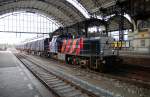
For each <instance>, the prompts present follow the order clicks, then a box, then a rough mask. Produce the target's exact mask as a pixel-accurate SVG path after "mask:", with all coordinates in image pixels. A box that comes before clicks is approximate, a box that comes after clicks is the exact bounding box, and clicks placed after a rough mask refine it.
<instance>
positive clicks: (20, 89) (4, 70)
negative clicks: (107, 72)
mask: <svg viewBox="0 0 150 97" xmlns="http://www.w3.org/2000/svg"><path fill="white" fill-rule="evenodd" d="M0 97H54V95H52V93H51V92H49V91H48V90H47V89H46V88H45V87H44V86H43V85H42V84H41V83H40V82H39V81H38V80H37V79H36V78H35V77H34V76H33V75H32V74H31V73H30V72H29V71H28V70H27V69H26V67H24V65H22V64H21V63H20V61H18V59H17V58H16V57H15V56H14V55H13V54H12V53H11V52H9V51H0Z"/></svg>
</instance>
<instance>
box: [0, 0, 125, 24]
mask: <svg viewBox="0 0 150 97" xmlns="http://www.w3.org/2000/svg"><path fill="white" fill-rule="evenodd" d="M117 1H126V0H0V15H2V14H5V13H9V12H15V11H27V12H32V13H41V14H43V15H46V16H48V17H50V18H52V19H54V20H55V21H56V22H58V23H60V24H61V25H63V26H70V25H73V24H75V23H77V22H81V21H84V20H85V19H87V18H90V17H91V15H92V13H93V12H95V11H97V10H99V9H100V8H101V7H103V8H107V7H110V6H113V5H115V4H116V2H117Z"/></svg>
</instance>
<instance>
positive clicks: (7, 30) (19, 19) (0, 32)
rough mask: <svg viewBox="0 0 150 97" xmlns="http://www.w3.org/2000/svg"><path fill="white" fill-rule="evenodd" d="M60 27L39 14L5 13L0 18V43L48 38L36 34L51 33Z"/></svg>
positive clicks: (45, 35)
mask: <svg viewBox="0 0 150 97" xmlns="http://www.w3.org/2000/svg"><path fill="white" fill-rule="evenodd" d="M60 26H61V25H60V24H58V23H57V22H56V21H55V20H53V19H51V18H49V17H47V16H44V15H42V14H39V13H34V12H26V11H19V12H12V13H7V14H4V15H1V16H0V42H3V43H9V42H12V43H16V42H17V43H18V41H25V40H27V39H28V40H29V39H34V38H38V37H48V34H36V33H51V32H53V31H54V30H56V29H57V28H58V27H60ZM25 33H29V34H25ZM30 33H32V34H30ZM34 33H35V34H34ZM33 37H34V38H33Z"/></svg>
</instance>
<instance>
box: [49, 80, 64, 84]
mask: <svg viewBox="0 0 150 97" xmlns="http://www.w3.org/2000/svg"><path fill="white" fill-rule="evenodd" d="M59 83H63V81H62V80H58V81H51V82H49V81H48V84H50V85H55V84H59Z"/></svg>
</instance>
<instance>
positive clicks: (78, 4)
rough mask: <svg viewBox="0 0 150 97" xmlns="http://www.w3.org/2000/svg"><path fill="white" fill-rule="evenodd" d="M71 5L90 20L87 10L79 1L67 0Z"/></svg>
mask: <svg viewBox="0 0 150 97" xmlns="http://www.w3.org/2000/svg"><path fill="white" fill-rule="evenodd" d="M66 1H68V2H69V3H71V4H72V5H73V6H74V7H75V8H77V9H78V10H79V11H80V12H81V13H82V14H83V15H84V16H85V17H86V18H90V15H89V13H88V12H87V10H86V9H85V8H84V7H83V6H82V5H81V4H80V3H79V2H78V1H77V0H66Z"/></svg>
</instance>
